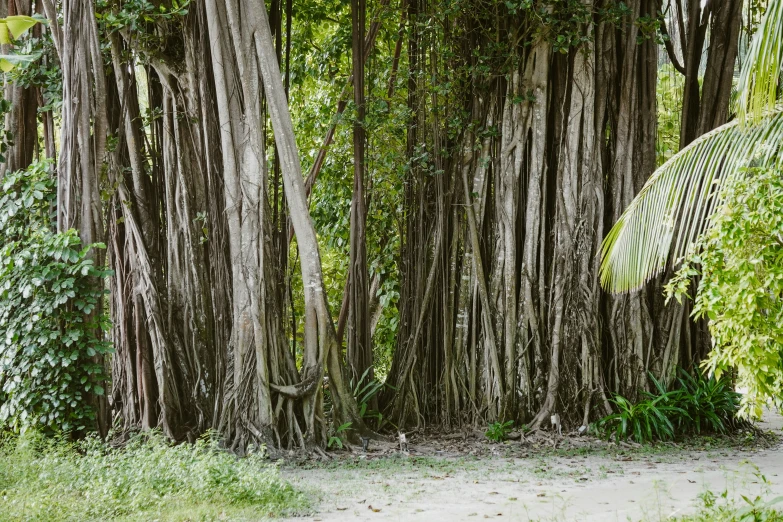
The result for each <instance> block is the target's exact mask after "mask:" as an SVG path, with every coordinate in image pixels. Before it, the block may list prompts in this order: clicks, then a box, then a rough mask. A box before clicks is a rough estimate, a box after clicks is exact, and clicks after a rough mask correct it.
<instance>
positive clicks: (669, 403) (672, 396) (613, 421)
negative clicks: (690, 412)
mask: <svg viewBox="0 0 783 522" xmlns="http://www.w3.org/2000/svg"><path fill="white" fill-rule="evenodd" d="M650 378H651V379H652V380H653V382H654V383H655V387H656V390H657V392H658V393H657V394H656V395H654V394H652V393H649V392H646V391H644V392H642V396H643V398H642V400H640V401H638V402H637V403H635V404H634V403H632V402H631V401H629V400H628V399H626V398H625V397H621V396H619V395H617V396H615V397H613V398H612V399H611V401H612V403H613V404H614V405H615V407H616V408H617V410H618V411H617V413H613V414H611V415H608V416H606V417H604V418H603V419H601V420H600V421H599V422H598V425H599V428H600V429H601V431H604V432H607V433H614V434H615V436H616V437H617V439H618V440H625V439H627V438H629V437H631V438H633V439H634V440H635V441H636V442H639V443H644V442H650V441H652V440H670V439H673V438H674V422H673V419H678V418H682V417H683V416H685V415H687V413H686V412H685V410H683V409H682V408H680V407H679V406H677V404H676V403H677V396H678V391H669V392H667V391H666V390H665V389H664V388H663V386H662V384H661V383H660V382H659V381H658V380H657V379H655V377H653V376H652V375H651V376H650Z"/></svg>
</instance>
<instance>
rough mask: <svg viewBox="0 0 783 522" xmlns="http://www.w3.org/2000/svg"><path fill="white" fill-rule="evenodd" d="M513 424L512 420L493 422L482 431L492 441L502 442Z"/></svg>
mask: <svg viewBox="0 0 783 522" xmlns="http://www.w3.org/2000/svg"><path fill="white" fill-rule="evenodd" d="M513 426H514V421H506V422H493V423H492V424H490V425H489V427H488V428H487V431H486V432H485V433H484V435H486V437H487V438H488V439H489V440H491V441H493V442H503V441H504V440H506V437H508V434H509V432H510V431H511V429H512V428H513Z"/></svg>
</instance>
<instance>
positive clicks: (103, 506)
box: [0, 432, 307, 521]
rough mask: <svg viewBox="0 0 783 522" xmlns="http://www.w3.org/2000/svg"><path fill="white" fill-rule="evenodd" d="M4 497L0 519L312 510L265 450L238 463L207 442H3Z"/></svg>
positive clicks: (214, 516) (0, 473)
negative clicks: (118, 445)
mask: <svg viewBox="0 0 783 522" xmlns="http://www.w3.org/2000/svg"><path fill="white" fill-rule="evenodd" d="M0 491H2V494H0V521H12V520H39V521H87V520H91V521H99V520H118V519H119V520H139V521H142V520H258V518H259V517H265V516H275V515H281V514H296V513H300V512H301V511H302V510H303V509H306V507H307V501H306V499H305V498H304V496H303V495H302V494H301V493H298V492H297V491H295V490H294V489H293V488H292V487H291V486H290V485H289V484H287V483H285V482H283V481H282V480H281V479H280V478H279V476H278V473H277V469H276V468H275V467H273V466H270V465H269V464H268V462H267V461H266V460H265V457H264V453H263V451H257V452H254V453H250V454H249V455H248V456H247V457H244V458H237V457H236V456H234V455H232V454H230V453H228V452H226V451H224V450H222V449H220V447H219V445H218V443H217V440H216V439H211V438H209V437H208V436H205V437H202V438H201V439H199V440H198V441H197V442H196V443H195V444H182V445H172V444H171V443H169V442H167V441H165V440H164V438H163V437H162V436H160V435H158V434H152V435H144V436H141V435H140V436H137V437H135V438H133V439H131V441H130V442H129V443H128V444H127V445H126V446H125V447H123V448H113V447H111V446H109V445H105V444H102V443H101V442H100V441H98V440H97V439H95V438H87V439H86V440H84V441H81V442H79V443H69V442H66V441H63V440H57V439H54V440H53V439H48V438H44V437H42V436H40V435H39V434H36V433H33V432H28V434H26V435H24V436H22V437H19V438H11V439H7V440H5V441H4V442H0Z"/></svg>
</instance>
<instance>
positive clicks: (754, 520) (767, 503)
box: [673, 491, 783, 522]
mask: <svg viewBox="0 0 783 522" xmlns="http://www.w3.org/2000/svg"><path fill="white" fill-rule="evenodd" d="M700 499H701V501H702V505H701V506H700V508H699V509H698V511H696V512H695V513H693V514H691V515H686V516H684V517H678V518H676V519H673V520H674V521H676V522H783V511H780V509H781V502H783V497H777V498H772V499H769V498H768V497H766V496H762V495H759V496H757V497H755V498H751V497H748V496H745V495H743V496H742V501H741V502H737V501H732V500H730V499H729V497H728V495H727V494H726V493H725V492H724V493H722V494H720V495H715V494H714V493H713V492H711V491H707V492H705V493H704V494H702V495H701V497H700Z"/></svg>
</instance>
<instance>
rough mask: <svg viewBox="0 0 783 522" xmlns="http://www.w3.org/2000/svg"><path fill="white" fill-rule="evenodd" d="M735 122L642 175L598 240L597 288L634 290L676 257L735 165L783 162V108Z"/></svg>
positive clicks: (696, 231)
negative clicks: (742, 122)
mask: <svg viewBox="0 0 783 522" xmlns="http://www.w3.org/2000/svg"><path fill="white" fill-rule="evenodd" d="M739 122H740V120H735V121H732V122H730V123H727V124H726V125H723V126H721V127H718V128H717V129H715V130H713V131H711V132H709V133H707V134H705V135H703V136H701V137H700V138H698V139H697V140H695V141H694V142H693V143H691V144H690V145H689V146H688V147H686V148H684V149H683V150H681V151H680V152H679V153H677V154H676V155H675V156H673V157H672V158H671V159H670V160H669V161H667V162H666V163H664V164H663V165H662V166H661V167H659V168H658V170H656V171H655V173H654V174H653V175H652V176H651V177H650V179H649V180H647V183H646V184H645V185H644V187H643V188H642V190H641V191H640V192H639V194H638V195H637V196H636V198H634V200H633V201H632V202H631V204H630V205H629V206H628V208H627V209H626V210H625V212H624V213H623V215H622V216H621V217H620V219H619V220H618V221H617V223H616V224H615V225H614V227H612V229H611V230H610V231H609V234H608V235H607V236H606V238H605V239H604V243H603V247H602V258H603V259H602V263H601V284H602V285H603V286H604V288H606V289H608V290H610V291H613V292H627V291H630V290H634V289H636V288H639V287H640V286H642V285H643V284H644V283H645V282H646V281H648V280H649V279H651V278H652V277H653V276H654V275H655V274H657V273H658V272H660V271H661V270H663V269H664V268H665V267H666V264H667V262H668V261H669V260H670V259H671V260H673V261H674V262H677V261H678V260H679V259H680V258H681V257H682V256H684V255H685V253H686V251H687V249H688V247H689V246H690V244H691V243H692V242H693V241H694V240H695V239H696V238H697V237H698V235H699V234H700V233H702V232H703V231H704V230H705V227H706V226H708V224H709V221H710V216H711V215H712V214H713V212H714V210H715V208H716V205H717V204H718V203H719V199H720V198H719V195H720V189H721V187H722V186H723V184H725V183H727V182H729V181H730V180H731V179H732V178H733V177H735V176H737V175H738V173H739V172H740V169H741V168H742V167H746V166H774V165H776V164H778V165H780V164H781V163H783V156H782V155H781V154H780V152H781V150H780V147H781V143H783V105H778V106H776V107H775V109H774V110H773V111H771V112H770V111H767V112H765V114H764V115H763V117H762V119H761V120H759V121H758V122H757V123H755V124H753V125H740V123H739Z"/></svg>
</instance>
